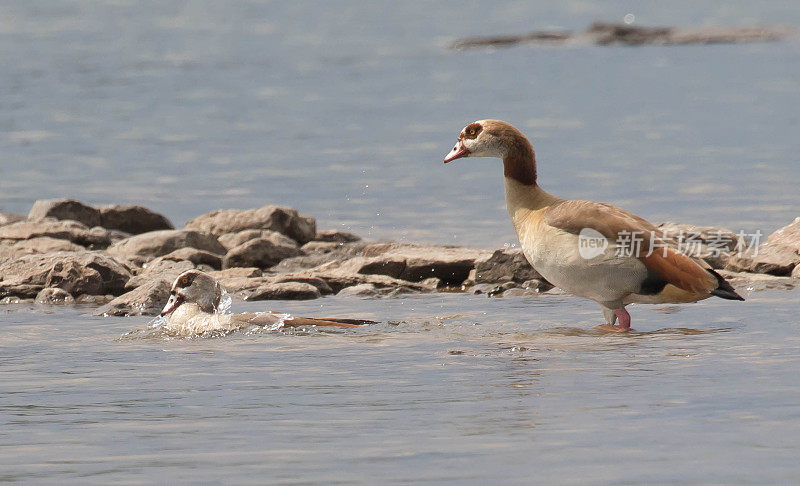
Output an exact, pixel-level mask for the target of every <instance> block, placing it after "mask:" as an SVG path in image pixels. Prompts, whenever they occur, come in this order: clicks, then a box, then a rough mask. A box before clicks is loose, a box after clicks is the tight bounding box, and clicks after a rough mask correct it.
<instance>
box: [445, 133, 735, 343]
mask: <svg viewBox="0 0 800 486" xmlns="http://www.w3.org/2000/svg"><path fill="white" fill-rule="evenodd" d="M462 157H498V158H501V159H503V172H504V175H505V192H506V207H507V209H508V214H509V216H511V221H512V223H513V224H514V229H515V230H516V232H517V237H518V238H519V241H520V244H521V246H522V250H523V253H524V254H525V258H527V260H528V261H529V262H530V264H531V265H532V266H533V268H534V269H536V270H537V271H538V272H539V273H540V274H541V275H542V276H543V277H544V278H546V279H547V280H548V281H550V282H551V283H552V284H553V285H556V286H557V287H560V288H561V289H563V290H565V291H567V292H570V293H572V294H574V295H577V296H580V297H585V298H587V299H591V300H594V301H595V302H597V303H599V304H600V307H602V309H603V316H604V317H605V319H606V324H604V325H601V326H598V328H599V329H601V330H604V331H613V332H627V331H629V330H630V327H631V316H630V314H629V313H628V311H627V310H626V309H625V306H626V305H628V304H631V303H647V304H661V303H668V302H669V303H680V302H695V301H698V300H702V299H706V298H708V297H711V296H712V295H716V296H717V297H722V298H724V299H731V300H744V299H743V298H742V297H741V296H740V295H739V294H737V293H736V291H735V290H734V289H733V287H731V286H730V284H729V283H728V282H727V281H726V280H725V279H724V278H723V277H722V276H721V275H720V274H718V273H717V272H715V271H714V270H713V269H712V268H711V267H710V266H709V265H708V264H707V263H706V262H705V261H703V260H702V259H699V258H693V257H690V256H687V255H684V254H683V253H680V252H679V251H678V250H677V248H675V247H674V246H673V245H670V244H667V243H665V242H663V241H661V240H660V239H658V237H657V235H656V227H655V226H653V225H652V224H650V223H649V222H647V221H645V220H644V219H642V218H640V217H638V216H636V215H634V214H632V213H629V212H628V211H625V210H623V209H620V208H618V207H616V206H612V205H610V204H605V203H599V202H591V201H574V200H567V199H561V198H558V197H555V196H552V195H550V194H548V193H547V192H545V191H544V190H543V189H542V188H541V187H539V185H538V184H537V180H536V159H535V154H534V151H533V147H532V146H531V144H530V142H529V141H528V139H527V138H525V135H523V134H522V132H520V131H519V130H517V129H516V128H515V127H513V126H512V125H511V124H509V123H506V122H504V121H500V120H478V121H476V122H474V123H470V124H469V125H467V126H466V127H465V128H464V129H463V130H462V131H461V134H460V135H459V137H458V142H457V143H456V145H455V147H453V150H451V151H450V153H449V154H447V156H446V157H445V158H444V162H445V163H447V162H451V161H453V160H455V159H460V158H462ZM592 239H593V240H594V243H589V241H590V240H592ZM582 240H583V241H582ZM581 245H583V247H581ZM637 245H638V247H637ZM650 250H652V251H650ZM617 319H619V325H615V323H616V321H617Z"/></svg>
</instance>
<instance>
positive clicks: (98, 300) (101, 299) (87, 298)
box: [75, 294, 114, 307]
mask: <svg viewBox="0 0 800 486" xmlns="http://www.w3.org/2000/svg"><path fill="white" fill-rule="evenodd" d="M112 300H114V296H113V295H110V294H106V295H86V294H81V295H79V296H77V297H75V303H76V304H78V305H90V306H92V307H98V306H101V305H105V304H108V303H109V302H111V301H112Z"/></svg>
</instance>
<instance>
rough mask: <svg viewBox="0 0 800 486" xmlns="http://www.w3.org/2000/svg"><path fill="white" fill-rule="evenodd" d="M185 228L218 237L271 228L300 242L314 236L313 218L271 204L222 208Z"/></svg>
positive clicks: (309, 239)
mask: <svg viewBox="0 0 800 486" xmlns="http://www.w3.org/2000/svg"><path fill="white" fill-rule="evenodd" d="M186 228H188V229H196V230H198V231H203V232H206V233H210V234H212V235H215V236H221V235H223V234H225V233H238V232H240V231H244V230H249V229H258V230H272V231H277V232H279V233H282V234H284V235H286V236H288V237H289V238H292V239H293V240H295V241H296V242H298V243H300V244H303V243H306V242H308V241H311V240H313V239H314V237H315V236H316V234H317V223H316V221H315V220H314V218H309V217H306V216H301V215H300V214H298V212H297V211H296V210H294V209H291V208H282V207H279V206H275V205H269V206H264V207H261V208H258V209H224V210H219V211H212V212H210V213H207V214H203V215H201V216H198V217H196V218H194V219H192V220H190V221H189V222H187V223H186Z"/></svg>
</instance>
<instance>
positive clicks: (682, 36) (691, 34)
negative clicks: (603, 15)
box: [450, 22, 796, 49]
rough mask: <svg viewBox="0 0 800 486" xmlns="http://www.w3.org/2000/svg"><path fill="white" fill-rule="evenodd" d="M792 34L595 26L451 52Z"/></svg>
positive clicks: (481, 40)
mask: <svg viewBox="0 0 800 486" xmlns="http://www.w3.org/2000/svg"><path fill="white" fill-rule="evenodd" d="M795 33H796V30H795V29H794V28H793V27H790V26H780V25H779V26H735V27H698V28H695V29H691V28H679V27H639V26H633V25H627V24H615V23H605V22H595V23H593V24H592V25H590V26H589V27H588V28H587V29H586V30H585V31H583V32H578V31H534V32H529V33H526V34H520V35H499V36H489V37H467V38H464V39H459V40H457V41H455V42H453V43H452V44H451V46H450V47H451V48H452V49H473V48H485V47H509V46H514V45H518V44H533V45H536V44H541V45H565V46H588V45H598V46H610V45H625V46H641V45H662V46H663V45H687V44H732V43H741V42H774V41H779V40H782V39H786V38H788V37H790V36H792V35H794V34H795Z"/></svg>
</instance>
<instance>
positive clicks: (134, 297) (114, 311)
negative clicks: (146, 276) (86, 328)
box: [94, 280, 170, 316]
mask: <svg viewBox="0 0 800 486" xmlns="http://www.w3.org/2000/svg"><path fill="white" fill-rule="evenodd" d="M169 290H170V285H169V284H168V283H166V282H164V281H163V280H154V281H151V282H148V283H146V284H145V285H142V286H141V287H138V288H137V289H135V290H132V291H130V292H128V293H126V294H122V295H120V296H119V297H117V298H116V299H114V300H112V301H111V302H109V303H108V304H106V305H104V306H103V307H101V308H99V309H97V311H95V312H94V315H96V316H154V315H158V314H159V313H160V312H161V309H163V308H164V306H165V305H166V304H167V299H169Z"/></svg>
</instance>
